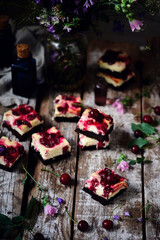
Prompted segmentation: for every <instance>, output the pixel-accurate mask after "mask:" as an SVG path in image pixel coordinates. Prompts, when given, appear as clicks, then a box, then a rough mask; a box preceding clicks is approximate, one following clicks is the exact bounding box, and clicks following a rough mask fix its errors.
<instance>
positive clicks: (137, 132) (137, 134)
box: [134, 129, 143, 138]
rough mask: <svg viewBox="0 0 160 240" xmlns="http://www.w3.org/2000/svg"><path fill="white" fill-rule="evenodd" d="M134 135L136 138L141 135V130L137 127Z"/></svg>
mask: <svg viewBox="0 0 160 240" xmlns="http://www.w3.org/2000/svg"><path fill="white" fill-rule="evenodd" d="M134 136H135V137H136V138H139V137H143V132H142V131H141V130H139V129H137V130H135V131H134Z"/></svg>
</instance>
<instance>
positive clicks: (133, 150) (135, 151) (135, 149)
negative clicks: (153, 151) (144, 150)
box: [131, 145, 140, 154]
mask: <svg viewBox="0 0 160 240" xmlns="http://www.w3.org/2000/svg"><path fill="white" fill-rule="evenodd" d="M131 151H132V153H134V154H137V153H138V152H139V151H140V148H139V146H138V145H133V146H132V148H131Z"/></svg>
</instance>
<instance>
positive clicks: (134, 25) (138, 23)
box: [129, 19, 143, 32]
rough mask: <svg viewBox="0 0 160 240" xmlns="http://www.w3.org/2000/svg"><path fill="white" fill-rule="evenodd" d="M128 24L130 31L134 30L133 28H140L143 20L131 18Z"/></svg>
mask: <svg viewBox="0 0 160 240" xmlns="http://www.w3.org/2000/svg"><path fill="white" fill-rule="evenodd" d="M129 24H130V27H131V30H132V32H134V30H135V29H136V30H140V29H141V26H143V22H142V21H139V20H136V19H133V20H132V21H131V22H130V23H129Z"/></svg>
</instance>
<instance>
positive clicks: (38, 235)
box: [34, 233, 44, 240]
mask: <svg viewBox="0 0 160 240" xmlns="http://www.w3.org/2000/svg"><path fill="white" fill-rule="evenodd" d="M34 240H44V237H43V235H42V233H36V234H35V235H34Z"/></svg>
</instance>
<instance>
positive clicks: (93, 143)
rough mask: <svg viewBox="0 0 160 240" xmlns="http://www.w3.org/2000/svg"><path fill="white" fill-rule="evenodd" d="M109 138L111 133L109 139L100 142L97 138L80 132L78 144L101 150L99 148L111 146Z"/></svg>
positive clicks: (84, 147)
mask: <svg viewBox="0 0 160 240" xmlns="http://www.w3.org/2000/svg"><path fill="white" fill-rule="evenodd" d="M109 138H110V135H108V139H107V140H105V141H103V142H100V141H98V140H97V139H94V138H89V137H86V136H85V135H83V134H81V133H80V134H79V142H78V145H79V146H80V148H81V149H97V150H99V149H103V148H107V147H108V146H109Z"/></svg>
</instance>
